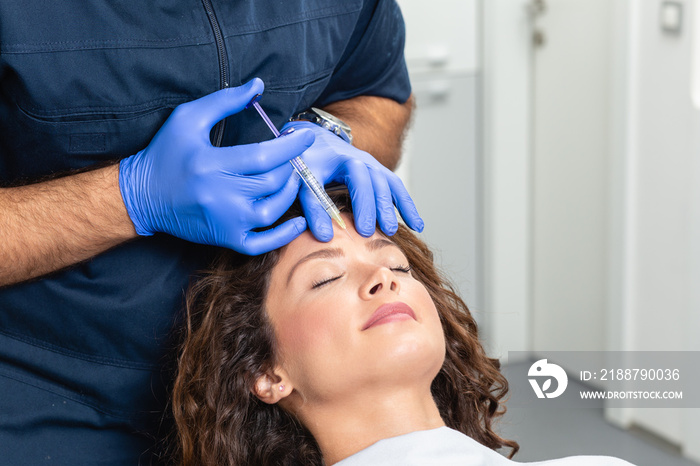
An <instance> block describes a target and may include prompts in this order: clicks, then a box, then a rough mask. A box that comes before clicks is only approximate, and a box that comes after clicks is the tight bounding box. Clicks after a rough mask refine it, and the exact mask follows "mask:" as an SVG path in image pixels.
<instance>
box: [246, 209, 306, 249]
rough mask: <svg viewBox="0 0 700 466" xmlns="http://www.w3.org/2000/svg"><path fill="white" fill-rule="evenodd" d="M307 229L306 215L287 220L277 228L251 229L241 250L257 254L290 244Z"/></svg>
mask: <svg viewBox="0 0 700 466" xmlns="http://www.w3.org/2000/svg"><path fill="white" fill-rule="evenodd" d="M304 230H306V220H304V217H296V218H293V219H291V220H287V221H286V222H284V223H283V224H281V225H277V226H276V227H275V228H272V229H270V230H265V231H251V232H249V233H248V234H247V235H246V236H245V238H244V239H243V244H242V245H241V247H240V251H241V252H243V253H244V254H248V255H251V256H257V255H258V254H264V253H266V252H269V251H272V250H273V249H278V248H281V247H282V246H285V245H287V244H289V243H290V242H291V241H292V240H294V239H295V238H296V237H297V236H299V235H300V234H302V233H303V232H304Z"/></svg>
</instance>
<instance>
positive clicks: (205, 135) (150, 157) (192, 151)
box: [119, 78, 314, 255]
mask: <svg viewBox="0 0 700 466" xmlns="http://www.w3.org/2000/svg"><path fill="white" fill-rule="evenodd" d="M263 88H264V85H263V82H262V81H261V80H260V79H257V78H256V79H253V80H251V81H250V82H248V83H246V84H244V85H243V86H240V87H236V88H229V89H224V90H221V91H218V92H214V93H213V94H209V95H207V96H205V97H202V98H201V99H198V100H195V101H192V102H188V103H185V104H182V105H180V106H178V107H177V108H176V109H175V110H174V111H173V113H172V115H171V116H170V117H169V118H168V120H167V121H166V122H165V123H164V124H163V126H162V127H161V128H160V130H159V131H158V133H157V134H156V135H155V136H154V138H153V140H152V141H151V142H150V144H149V145H148V147H146V148H145V149H144V150H142V151H141V152H139V153H137V154H136V155H133V156H131V157H128V158H126V159H124V160H122V161H121V163H120V166H119V188H120V190H121V193H122V198H123V199H124V204H125V205H126V208H127V211H128V213H129V217H131V220H132V222H133V223H134V226H135V227H136V232H137V233H138V234H139V235H152V234H153V233H155V232H163V233H168V234H171V235H173V236H177V237H179V238H182V239H186V240H188V241H193V242H197V243H203V244H211V245H216V246H224V247H228V248H230V249H234V250H236V251H238V252H241V253H245V254H251V255H254V254H261V253H263V252H267V251H270V250H272V249H276V248H279V247H281V246H284V245H285V244H287V243H289V242H290V241H291V240H293V239H294V238H296V237H297V236H298V235H299V234H301V233H302V232H303V231H304V230H305V229H306V221H305V219H304V218H302V217H298V218H295V219H291V220H288V221H286V222H285V223H283V224H281V225H279V226H277V227H275V228H274V229H271V230H267V231H264V232H253V231H251V230H252V229H253V228H257V227H265V226H269V225H271V224H272V223H274V222H275V221H276V220H277V219H278V218H279V217H280V216H281V215H282V214H283V213H284V212H286V211H287V209H288V208H289V207H290V206H291V205H292V203H293V202H294V200H295V199H296V197H297V193H298V192H299V186H300V180H299V178H298V177H297V176H292V171H293V169H292V166H291V164H290V163H288V161H289V160H290V159H292V158H294V157H296V156H298V155H300V154H301V153H302V152H304V150H305V149H306V148H308V147H309V146H311V144H312V143H313V141H314V135H313V133H312V132H311V131H308V130H304V131H295V132H293V133H291V134H289V135H285V136H282V137H280V138H277V139H273V140H271V141H266V142H262V143H259V144H248V145H241V146H234V147H214V146H213V145H212V144H211V141H210V139H209V133H210V131H211V129H212V127H213V126H214V125H215V124H216V123H217V122H218V121H219V120H222V119H223V118H225V117H227V116H229V115H232V114H234V113H237V112H239V111H241V110H242V109H244V108H245V107H246V105H247V104H248V103H249V102H250V100H251V99H252V98H253V97H254V96H255V95H256V94H261V93H262V92H263Z"/></svg>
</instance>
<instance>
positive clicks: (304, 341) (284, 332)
mask: <svg viewBox="0 0 700 466" xmlns="http://www.w3.org/2000/svg"><path fill="white" fill-rule="evenodd" d="M331 305H332V304H331V303H325V302H318V301H317V302H314V303H312V304H310V305H308V306H304V307H303V308H300V309H296V310H290V311H289V312H287V313H286V314H285V316H284V318H283V319H280V320H279V321H278V322H276V325H275V327H276V333H277V341H278V344H279V350H280V354H281V355H282V356H283V357H284V358H285V360H288V361H289V358H290V357H293V358H294V359H297V360H298V359H305V358H307V357H308V356H309V355H310V354H313V353H317V352H319V348H323V347H324V346H326V345H327V342H328V340H330V339H332V337H333V335H334V333H335V330H336V329H337V326H338V323H337V317H336V316H335V315H334V313H333V312H332V308H330V306H331Z"/></svg>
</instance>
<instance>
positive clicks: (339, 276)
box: [311, 274, 344, 289]
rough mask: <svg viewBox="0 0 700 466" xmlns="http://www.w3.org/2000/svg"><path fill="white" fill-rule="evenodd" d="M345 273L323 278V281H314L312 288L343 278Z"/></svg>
mask: <svg viewBox="0 0 700 466" xmlns="http://www.w3.org/2000/svg"><path fill="white" fill-rule="evenodd" d="M343 275H344V274H340V275H338V276H337V277H331V278H325V279H323V280H321V281H318V282H314V283H313V284H312V285H311V288H312V289H316V288H321V287H322V286H324V285H327V284H329V283H331V282H334V281H336V280H338V279H339V278H341V277H342V276H343Z"/></svg>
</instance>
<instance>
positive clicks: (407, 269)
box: [391, 265, 413, 273]
mask: <svg viewBox="0 0 700 466" xmlns="http://www.w3.org/2000/svg"><path fill="white" fill-rule="evenodd" d="M411 270H413V267H411V266H410V265H407V266H405V267H398V266H397V267H392V268H391V271H392V272H402V273H409V272H411Z"/></svg>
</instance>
